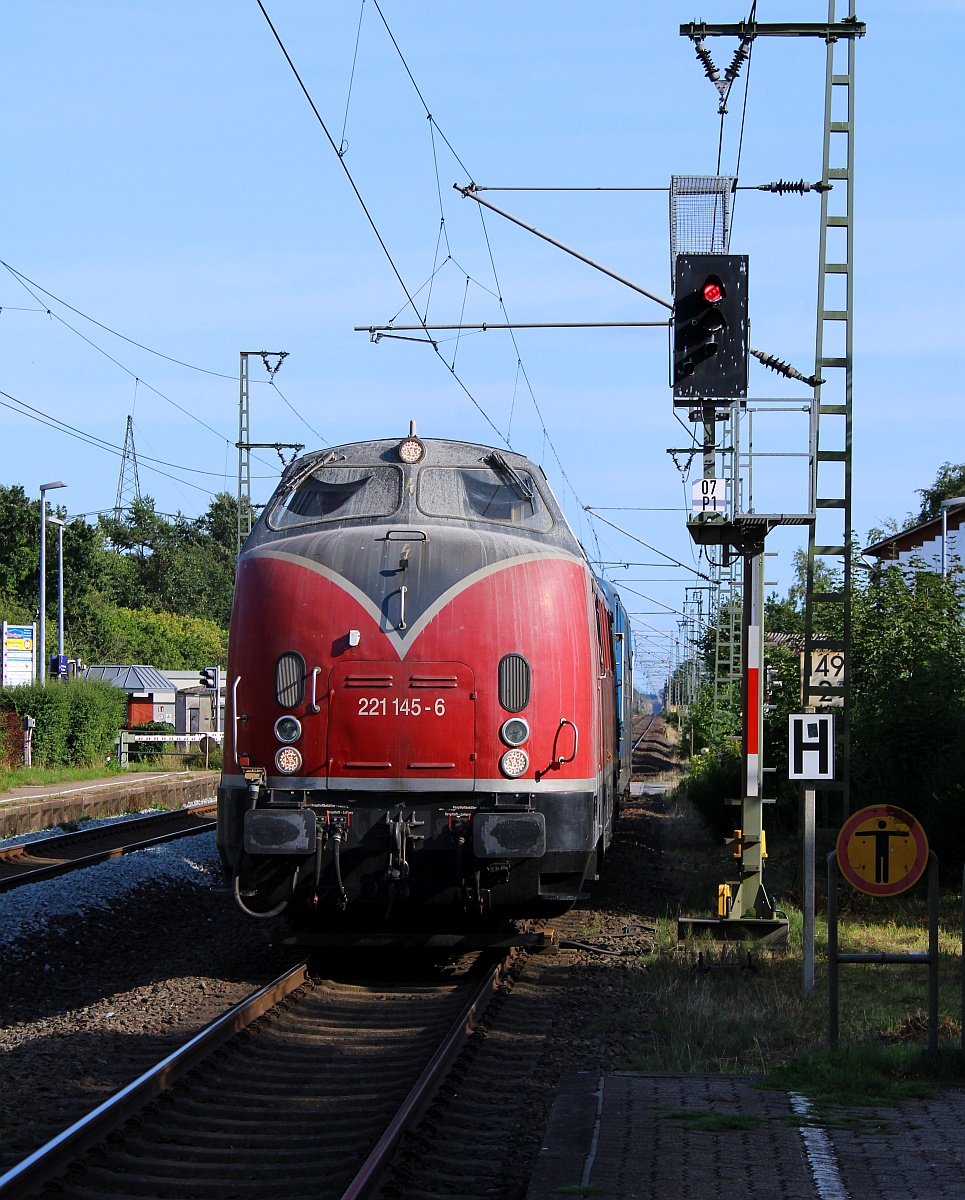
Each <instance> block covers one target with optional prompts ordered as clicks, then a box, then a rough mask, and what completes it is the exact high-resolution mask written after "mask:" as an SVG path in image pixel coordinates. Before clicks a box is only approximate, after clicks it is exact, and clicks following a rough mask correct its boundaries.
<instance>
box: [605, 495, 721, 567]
mask: <svg viewBox="0 0 965 1200" xmlns="http://www.w3.org/2000/svg"><path fill="white" fill-rule="evenodd" d="M586 512H588V513H589V514H590V516H591V517H593V518H595V519H596V520H597V521H602V522H603V524H604V525H609V526H610V528H611V529H615V530H616V531H617V533H622V534H623V536H624V537H628V538H629V539H630V540H631V541H632V542H639V544H640V545H641V546H645V547H646V549H647V550H652V551H653V552H654V554H659V555H660V557H661V558H665V559H667V561H668V562H672V563H674V564H675V565H676V566H678V567H681V568H683V570H685V571H690V572H691V573H692V574H694V575H696V576H697V577H698V578H699V579H706V580H707V582H708V583H713V580H712V579H711V578H710V576H709V575H705V574H704V573H703V571H698V570H697V569H696V568H695V567H691V566H688V565H687V563H682V562H681V561H680V559H679V558H674V557H673V555H671V554H667V553H665V552H664V551H663V550H658V549H657V547H656V546H651V545H650V543H649V542H645V541H644V540H643V538H641V537H637V536H636V534H633V533H630V532H629V531H628V530H626V529H621V528H620V526H619V525H616V524H614V522H613V521H608V520H607V518H606V517H601V516H600V514H599V513H598V512H597V511H596V510H595V509H593V508H587V509H586Z"/></svg>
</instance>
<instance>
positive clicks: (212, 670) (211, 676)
mask: <svg viewBox="0 0 965 1200" xmlns="http://www.w3.org/2000/svg"><path fill="white" fill-rule="evenodd" d="M199 682H200V684H201V686H202V687H203V688H207V689H208V691H209V692H213V691H214V690H215V688H216V687H217V686H218V668H217V667H205V668H204V669H203V670H202V672H201V676H200V680H199Z"/></svg>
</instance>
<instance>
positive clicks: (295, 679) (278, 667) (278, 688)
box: [275, 650, 305, 708]
mask: <svg viewBox="0 0 965 1200" xmlns="http://www.w3.org/2000/svg"><path fill="white" fill-rule="evenodd" d="M275 699H276V700H277V701H278V703H279V705H280V706H281V707H282V708H297V707H298V706H299V704H301V702H302V701H303V700H304V699H305V660H304V659H303V658H302V656H301V655H300V654H299V653H298V651H297V650H289V651H287V653H285V654H282V655H280V656H279V658H278V662H277V663H275Z"/></svg>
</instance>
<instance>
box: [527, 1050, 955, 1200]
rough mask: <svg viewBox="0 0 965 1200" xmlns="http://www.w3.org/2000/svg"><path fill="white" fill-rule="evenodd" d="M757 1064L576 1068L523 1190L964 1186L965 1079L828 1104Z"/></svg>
mask: <svg viewBox="0 0 965 1200" xmlns="http://www.w3.org/2000/svg"><path fill="white" fill-rule="evenodd" d="M759 1084H760V1077H755V1076H752V1075H673V1074H643V1073H634V1072H622V1071H621V1072H614V1073H612V1074H607V1075H602V1076H600V1075H592V1074H588V1073H580V1074H576V1073H574V1074H571V1075H568V1076H566V1077H565V1078H564V1079H563V1081H562V1082H561V1086H560V1088H559V1089H558V1092H557V1096H556V1099H555V1101H554V1104H553V1109H552V1112H551V1115H550V1119H549V1123H548V1126H547V1129H546V1132H545V1134H544V1137H543V1144H542V1150H541V1153H540V1156H539V1159H538V1162H537V1166H536V1170H535V1171H534V1173H533V1178H532V1181H531V1183H530V1186H529V1190H528V1191H527V1193H526V1200H559V1197H560V1196H561V1195H571V1196H592V1197H594V1200H666V1198H668V1197H674V1198H678V1197H679V1200H723V1198H724V1197H727V1198H728V1200H729V1198H731V1197H738V1196H739V1197H754V1196H760V1197H762V1198H766V1200H953V1198H954V1200H961V1197H962V1196H963V1195H965V1089H961V1088H941V1089H938V1088H936V1091H935V1094H934V1096H933V1098H931V1099H929V1100H913V1101H906V1102H903V1103H902V1104H901V1105H900V1106H896V1107H884V1106H881V1107H869V1108H861V1109H855V1110H851V1111H834V1110H827V1109H820V1110H819V1109H817V1108H816V1107H811V1106H810V1105H809V1103H808V1102H807V1101H806V1100H805V1099H804V1098H803V1097H800V1096H795V1095H794V1094H789V1093H788V1092H785V1091H780V1090H777V1089H767V1088H762V1087H760V1086H759Z"/></svg>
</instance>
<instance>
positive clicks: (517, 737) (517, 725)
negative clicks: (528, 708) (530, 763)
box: [499, 717, 529, 769]
mask: <svg viewBox="0 0 965 1200" xmlns="http://www.w3.org/2000/svg"><path fill="white" fill-rule="evenodd" d="M499 736H500V737H501V738H502V739H503V741H504V742H505V743H506V745H507V746H521V745H522V744H523V742H525V741H526V739H527V738H528V737H529V725H528V724H527V723H526V721H524V720H523V718H522V717H510V718H509V720H508V721H506V722H504V724H503V726H502V728H501V729H500V731H499ZM524 769H525V768H524Z"/></svg>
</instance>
